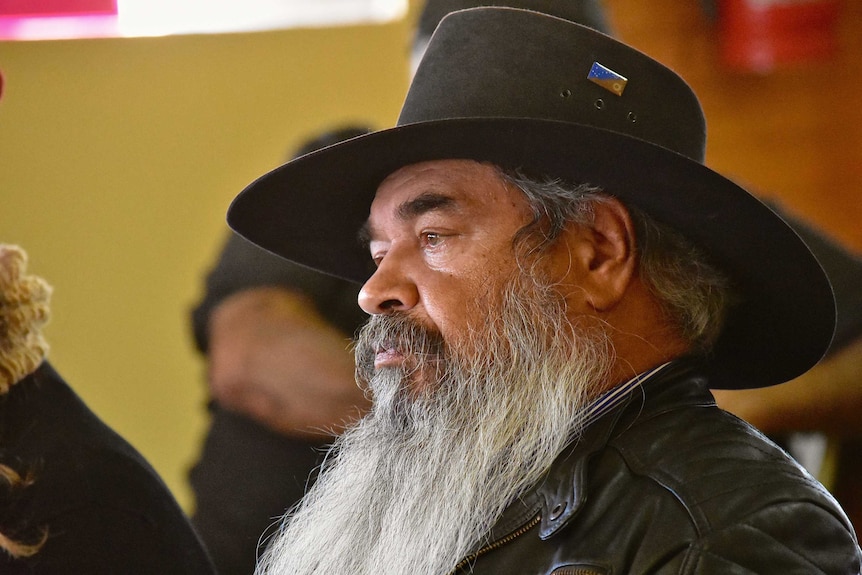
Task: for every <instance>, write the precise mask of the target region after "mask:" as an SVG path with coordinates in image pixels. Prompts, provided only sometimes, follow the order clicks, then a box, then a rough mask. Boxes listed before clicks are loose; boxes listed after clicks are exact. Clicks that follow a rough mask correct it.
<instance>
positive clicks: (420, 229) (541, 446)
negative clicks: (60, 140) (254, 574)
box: [228, 8, 860, 574]
mask: <svg viewBox="0 0 862 575" xmlns="http://www.w3.org/2000/svg"><path fill="white" fill-rule="evenodd" d="M704 134H705V129H704V122H703V115H702V112H701V110H700V106H699V104H698V102H697V100H696V98H695V96H694V95H693V94H692V93H691V90H690V89H689V88H688V86H687V85H686V84H685V83H684V82H683V81H682V80H681V79H680V78H679V77H677V76H676V75H675V74H674V73H673V72H671V71H670V70H668V69H666V68H665V67H663V66H661V65H660V64H658V63H657V62H654V61H653V60H651V59H649V58H648V57H646V56H644V55H643V54H640V53H638V52H637V51H635V50H633V49H631V48H629V47H627V46H625V45H623V44H620V43H618V42H616V41H614V40H613V39H611V38H609V37H607V36H605V35H603V34H601V33H599V32H596V31H594V30H591V29H589V28H586V27H583V26H580V25H577V24H574V23H572V22H569V21H566V20H561V19H558V18H554V17H551V16H546V15H543V14H539V13H536V12H530V11H524V10H517V9H507V8H477V9H472V10H464V11H460V12H456V13H453V14H451V15H449V16H447V17H446V18H444V19H443V21H442V22H441V24H440V26H439V27H438V29H437V31H436V32H435V34H434V36H433V38H432V40H431V42H430V45H429V48H428V51H427V52H426V54H425V56H424V58H423V60H422V62H421V64H420V66H419V68H418V70H417V73H416V76H415V78H414V81H413V84H412V85H411V89H410V92H409V93H408V96H407V99H406V101H405V104H404V107H403V108H402V112H401V116H400V118H399V121H398V126H397V127H395V128H393V129H390V130H383V131H381V132H376V133H373V134H370V135H368V136H364V137H360V138H357V139H354V140H351V141H350V142H347V143H344V144H338V145H335V146H332V147H329V148H325V149H323V150H321V151H319V152H316V153H313V154H310V155H307V156H304V157H302V158H299V159H297V160H295V161H293V162H290V163H288V164H286V165H285V166H282V167H281V168H279V169H277V170H275V171H273V172H271V173H270V174H267V175H266V176H263V177H262V178H261V179H259V180H258V181H257V182H255V183H253V184H252V185H251V186H250V187H249V188H248V189H246V190H245V191H244V192H243V193H242V194H241V195H240V196H239V197H238V198H237V199H236V200H235V201H234V203H233V205H232V206H231V209H230V212H229V215H228V221H229V223H230V224H231V225H232V227H233V228H234V229H235V230H237V231H238V232H239V233H240V234H242V235H244V236H245V237H246V238H248V239H249V240H251V241H253V242H254V243H257V244H258V245H261V246H262V247H264V248H266V249H268V250H270V251H272V252H274V253H277V254H279V255H282V256H284V257H287V258H289V259H292V260H294V261H297V262H299V263H301V264H304V265H307V266H310V267H314V268H316V269H319V270H321V271H324V272H327V273H330V274H334V275H338V276H340V277H343V278H346V279H352V280H355V281H357V282H364V285H363V288H362V290H361V292H360V296H359V301H360V305H361V306H362V308H363V309H364V310H365V311H366V312H368V313H369V314H371V316H372V317H371V319H370V321H369V322H368V324H367V325H366V327H365V328H363V331H362V332H361V334H360V337H359V341H358V343H357V347H356V358H357V376H358V379H359V381H360V382H361V383H362V384H363V385H365V386H367V387H368V388H370V390H371V391H372V392H373V396H374V404H373V407H372V411H371V413H370V415H369V416H367V417H366V418H364V419H363V420H362V421H361V422H360V423H359V424H358V425H357V426H355V427H354V428H351V429H350V430H348V431H347V432H346V433H345V434H344V435H342V436H341V438H340V439H339V440H338V442H337V444H336V452H335V453H334V454H333V456H332V457H331V460H330V463H329V464H328V465H327V466H326V467H325V469H324V471H323V473H322V475H321V477H320V478H319V480H318V482H317V483H316V484H315V487H314V488H313V489H312V490H311V491H310V493H309V494H308V495H307V496H306V498H305V500H304V501H303V504H302V505H301V507H300V508H299V509H298V510H297V511H296V512H295V513H293V514H292V515H291V516H290V517H289V518H288V520H287V521H286V523H285V525H284V528H283V530H282V532H281V533H280V534H279V535H278V537H277V538H276V539H275V540H274V541H272V543H271V544H270V546H269V549H268V552H267V556H266V557H265V559H264V561H263V562H262V563H261V564H260V565H259V570H260V572H262V573H263V572H265V573H291V574H293V573H341V572H346V573H377V572H385V573H399V574H400V573H422V574H445V573H450V572H474V573H557V574H563V573H719V572H720V573H728V572H732V573H793V572H797V573H802V572H805V573H810V572H822V573H859V567H860V550H859V547H858V544H857V542H856V537H855V535H854V533H853V529H852V527H851V526H850V524H849V522H848V521H847V519H846V517H845V515H844V514H843V512H842V511H841V509H840V507H839V506H838V505H837V503H835V501H834V499H833V498H832V497H831V496H830V495H829V494H828V493H827V492H826V491H825V490H824V489H823V488H822V487H821V486H820V485H819V484H817V483H816V481H814V480H813V479H812V478H811V477H810V475H808V474H807V473H806V472H805V471H804V470H803V469H802V468H801V467H799V466H798V464H796V463H795V462H793V461H792V460H791V459H790V458H789V457H787V456H786V454H784V452H782V451H781V450H779V449H778V448H776V447H775V446H774V445H773V444H771V443H770V442H769V441H768V440H767V439H766V438H765V437H763V436H762V435H761V434H759V433H758V432H756V431H755V430H754V429H752V428H751V427H749V426H748V425H747V424H745V423H743V422H742V421H740V420H738V419H736V418H734V417H732V416H730V415H728V414H727V413H725V412H722V411H720V410H718V409H717V408H716V407H715V404H714V401H713V399H712V396H711V395H710V393H709V391H708V387H709V386H713V387H728V388H741V387H757V386H766V385H771V384H775V383H779V382H781V381H785V380H787V379H790V378H792V377H794V376H796V375H798V374H800V373H802V372H804V371H805V370H807V369H808V368H809V367H811V366H812V365H813V364H814V363H816V362H817V360H818V359H819V357H820V356H821V355H822V354H823V352H824V350H825V349H826V347H827V346H828V344H829V340H830V337H831V333H832V329H833V326H834V301H833V299H832V295H831V292H830V288H829V284H828V282H827V280H826V278H825V276H824V275H823V272H822V270H821V269H820V267H819V265H818V264H817V262H816V260H815V259H814V258H813V256H811V254H810V252H809V251H808V249H807V248H806V247H805V245H804V244H803V243H802V242H801V241H800V240H799V238H798V237H797V236H796V235H795V234H794V233H793V232H792V231H791V230H790V229H789V228H788V227H787V226H786V224H785V223H784V222H783V221H781V220H780V219H779V218H778V217H777V216H775V215H774V213H773V212H771V211H770V210H769V209H768V208H766V207H765V206H763V204H761V203H760V202H758V201H757V200H755V199H754V198H753V197H752V196H750V195H749V194H748V193H747V192H745V191H744V190H742V189H741V188H739V187H738V186H736V185H735V184H733V183H732V182H730V181H729V180H726V179H725V178H723V177H721V176H720V175H718V174H716V173H714V172H712V171H711V170H709V169H708V168H706V167H705V166H703V163H702V162H703V155H704V143H705V142H704ZM324 190H325V191H326V192H324ZM358 238H361V239H362V241H361V242H360V241H359V240H358ZM369 255H370V257H369Z"/></svg>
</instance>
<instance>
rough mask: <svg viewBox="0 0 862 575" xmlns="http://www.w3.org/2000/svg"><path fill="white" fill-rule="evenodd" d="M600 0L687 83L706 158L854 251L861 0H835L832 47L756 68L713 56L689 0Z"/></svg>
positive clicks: (696, 7)
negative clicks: (823, 56)
mask: <svg viewBox="0 0 862 575" xmlns="http://www.w3.org/2000/svg"><path fill="white" fill-rule="evenodd" d="M605 2H606V6H607V8H608V11H609V15H610V18H611V21H612V23H613V25H614V27H615V30H616V33H617V35H618V36H619V37H620V38H621V39H622V40H623V41H625V42H626V43H628V44H630V45H633V46H635V47H637V48H639V49H641V50H643V51H644V52H646V53H648V54H650V55H651V56H653V57H654V58H656V59H657V60H659V61H661V62H663V63H665V64H667V65H668V66H670V67H671V68H673V69H674V70H676V71H677V72H678V73H679V74H680V75H682V76H683V77H684V78H685V79H686V80H687V81H688V82H689V83H690V84H691V86H692V88H694V90H695V92H697V94H698V96H699V97H700V99H701V102H702V104H703V107H704V111H705V113H706V118H707V130H708V145H707V163H708V164H709V165H710V166H711V167H712V168H714V169H716V170H718V171H719V172H721V173H723V174H724V175H726V176H729V177H733V178H736V179H739V180H740V181H742V182H746V183H747V184H748V185H749V186H750V189H752V190H753V191H754V190H757V191H758V192H759V193H761V194H762V195H764V196H770V197H774V198H778V199H780V201H781V203H782V204H783V205H784V206H786V207H787V208H788V209H790V210H792V211H793V212H795V213H796V214H798V215H801V216H803V217H805V218H807V219H809V220H810V221H811V222H813V223H815V224H817V225H818V226H819V227H821V228H822V229H824V230H826V231H828V232H830V233H832V234H833V235H834V236H836V237H838V238H840V239H841V240H843V241H844V242H845V243H846V244H847V245H848V246H850V247H852V248H855V249H856V250H858V251H862V226H860V225H859V222H860V221H862V201H860V199H859V196H860V194H862V106H860V101H862V2H858V1H857V0H845V1H844V2H843V5H842V6H841V10H842V12H841V15H840V18H839V22H838V41H839V46H840V48H839V50H840V51H839V53H838V54H837V55H836V56H835V57H833V58H831V59H829V60H825V61H819V62H815V63H811V64H804V65H795V66H793V67H787V68H784V69H779V70H777V71H774V72H772V73H769V74H763V75H756V74H741V73H738V72H731V71H729V70H728V69H727V68H726V67H724V66H722V64H721V63H720V61H719V53H718V32H717V29H716V26H715V25H714V24H713V23H712V22H711V21H710V20H709V19H708V18H707V16H706V14H705V12H704V11H703V9H702V6H701V3H700V2H699V1H697V0H651V1H650V2H643V1H642V0H605Z"/></svg>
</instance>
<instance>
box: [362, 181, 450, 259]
mask: <svg viewBox="0 0 862 575" xmlns="http://www.w3.org/2000/svg"><path fill="white" fill-rule="evenodd" d="M457 204H458V202H457V201H456V200H455V198H453V197H451V196H448V195H446V194H442V193H440V192H423V193H421V194H419V195H418V196H416V197H415V198H412V199H410V200H407V201H405V202H403V203H402V204H400V205H399V206H398V207H397V208H396V210H395V216H396V217H397V218H398V219H399V220H402V221H406V220H410V219H413V218H415V217H418V216H421V215H422V214H426V213H428V212H432V211H435V210H442V211H450V212H451V211H454V210H455V209H456V207H457ZM372 235H373V234H372V229H371V223H370V222H369V221H368V220H366V221H365V223H364V224H362V227H361V228H359V231H358V232H357V239H358V240H359V243H360V244H361V245H362V246H364V247H368V245H369V244H370V243H371V238H372Z"/></svg>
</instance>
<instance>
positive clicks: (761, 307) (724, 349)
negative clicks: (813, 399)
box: [228, 8, 835, 389]
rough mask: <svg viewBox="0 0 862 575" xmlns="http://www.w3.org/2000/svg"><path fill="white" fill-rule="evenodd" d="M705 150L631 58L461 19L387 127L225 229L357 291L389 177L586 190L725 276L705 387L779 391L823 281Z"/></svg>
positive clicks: (816, 320)
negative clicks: (431, 175)
mask: <svg viewBox="0 0 862 575" xmlns="http://www.w3.org/2000/svg"><path fill="white" fill-rule="evenodd" d="M705 141H706V134H705V122H704V118H703V113H702V111H701V108H700V105H699V103H698V101H697V98H696V97H695V95H694V93H693V92H692V91H691V89H690V88H689V86H688V85H687V84H686V83H685V82H684V81H683V80H682V79H681V78H680V77H679V76H677V75H676V74H675V73H674V72H672V71H671V70H670V69H668V68H666V67H665V66H663V65H661V64H659V63H658V62H656V61H655V60H653V59H651V58H649V57H648V56H646V55H644V54H643V53H641V52H639V51H637V50H634V49H633V48H631V47H628V46H626V45H624V44H622V43H620V42H618V41H616V40H614V39H613V38H610V37H609V36H606V35H604V34H602V33H600V32H597V31H595V30H593V29H590V28H588V27H585V26H581V25H579V24H576V23H573V22H571V21H568V20H564V19H560V18H556V17H553V16H548V15H545V14H541V13H537V12H533V11H527V10H519V9H510V8H474V9H469V10H463V11H459V12H455V13H452V14H450V15H448V16H446V17H445V18H444V19H443V20H442V21H441V23H440V25H439V27H438V28H437V30H436V31H435V33H434V35H433V37H432V39H431V42H430V44H429V46H428V50H427V52H426V53H425V56H424V57H423V59H422V62H421V64H420V65H419V68H418V69H417V72H416V75H415V77H414V79H413V82H412V84H411V87H410V90H409V92H408V95H407V98H406V100H405V103H404V106H403V107H402V111H401V115H400V117H399V119H398V122H397V125H396V126H395V127H394V128H391V129H387V130H382V131H379V132H374V133H371V134H368V135H366V136H360V137H358V138H354V139H351V140H348V141H346V142H342V143H339V144H336V145H334V146H331V147H328V148H324V149H322V150H319V151H316V152H313V153H311V154H308V155H305V156H302V157H300V158H297V159H295V160H293V161H291V162H289V163H287V164H285V165H283V166H281V167H279V168H276V169H275V170H273V171H271V172H269V173H268V174H266V175H264V176H262V177H261V178H259V179H258V180H257V181H255V182H253V183H252V184H250V185H249V186H248V187H247V188H246V189H245V190H243V191H242V192H241V193H240V194H239V196H237V198H236V199H235V200H234V201H233V203H232V204H231V206H230V209H229V211H228V223H229V224H230V226H231V227H232V228H233V229H234V230H235V231H237V232H238V233H239V234H241V235H243V236H244V237H246V238H247V239H249V240H250V241H252V242H254V243H255V244H257V245H259V246H261V247H263V248H265V249H267V250H269V251H271V252H273V253H275V254H278V255H280V256H282V257H285V258H287V259H290V260H293V261H295V262H298V263H300V264H303V265H306V266H309V267H311V268H314V269H317V270H320V271H322V272H325V273H328V274H331V275H334V276H338V277H341V278H345V279H348V280H353V281H356V282H364V281H365V280H366V279H367V278H368V277H370V275H371V274H372V273H373V271H374V267H373V264H372V261H371V258H370V255H369V253H368V251H367V248H366V246H364V245H363V244H362V243H361V242H360V240H359V238H358V231H359V230H360V228H361V227H362V226H363V224H364V223H365V221H366V219H367V218H368V214H369V208H370V205H371V202H372V200H373V198H374V195H375V192H376V189H377V187H378V185H379V184H380V183H381V182H382V181H383V179H384V178H386V177H387V176H388V175H389V174H391V173H392V172H394V171H396V170H398V169H399V168H401V167H404V166H407V165H410V164H414V163H417V162H423V161H429V160H441V159H451V158H461V159H472V160H476V161H480V162H490V163H493V164H496V165H498V166H501V167H502V168H504V169H518V170H521V171H522V172H523V173H525V174H528V175H543V176H551V177H555V178H559V179H560V180H563V181H566V182H573V183H577V182H587V183H590V184H593V185H596V186H599V187H601V188H602V189H604V190H605V191H606V192H607V193H609V194H611V195H613V196H616V197H618V198H619V199H620V200H621V201H623V202H624V203H625V204H628V205H631V206H635V207H637V208H639V209H640V210H642V211H644V212H646V213H647V214H649V215H650V216H652V217H653V218H655V219H656V220H658V221H660V222H663V223H665V224H667V225H669V226H671V227H673V228H674V229H676V230H678V231H679V232H680V233H682V234H683V235H684V236H686V237H687V238H688V239H689V240H691V241H692V242H694V243H695V244H696V245H698V246H699V247H700V248H701V249H702V250H704V251H705V252H706V253H707V254H708V255H709V257H710V258H711V260H712V261H713V262H714V263H715V265H717V266H718V267H720V269H722V270H723V271H724V272H725V273H726V274H728V275H729V277H730V279H731V281H732V282H733V285H734V288H735V291H736V292H737V293H738V294H739V295H740V296H741V300H740V301H739V303H738V304H737V305H735V306H734V307H733V308H732V310H731V311H730V314H729V316H728V318H727V321H726V326H725V328H724V330H723V332H722V334H721V336H720V337H719V339H718V341H717V342H716V345H715V347H714V349H713V350H712V353H711V354H710V356H709V358H708V359H707V362H708V363H707V370H708V375H709V377H710V385H711V386H712V387H715V388H729V389H732V388H751V387H763V386H767V385H772V384H776V383H780V382H783V381H787V380H789V379H792V378H794V377H796V376H798V375H800V374H802V373H804V372H805V371H807V370H808V369H809V368H810V367H812V366H813V365H814V364H815V363H817V361H818V360H819V359H820V358H821V357H822V356H823V354H824V352H825V350H826V349H827V347H828V345H829V342H830V340H831V337H832V332H833V328H834V324H835V304H834V299H833V296H832V291H831V288H830V285H829V282H828V280H827V279H826V276H825V274H824V273H823V270H822V268H821V267H820V265H819V264H818V262H817V260H816V259H815V258H814V257H813V256H812V255H811V252H810V251H809V250H808V248H807V247H806V245H805V244H804V243H803V242H802V240H800V238H799V237H798V236H797V234H796V233H795V232H794V231H793V230H792V229H791V228H790V227H789V226H788V225H787V224H786V223H785V222H784V221H783V220H782V219H781V218H779V217H778V216H777V215H776V214H775V213H774V212H773V211H772V210H770V209H769V208H768V207H766V206H765V205H764V204H763V203H762V202H760V201H759V200H757V199H756V198H755V197H753V196H752V195H751V194H749V193H748V192H746V191H745V190H744V189H742V188H741V187H740V186H739V185H737V184H736V183H734V182H733V181H731V180H729V179H727V178H725V177H723V176H722V175H720V174H718V173H716V172H714V171H713V170H711V169H709V168H708V167H706V166H705V165H704V163H703V161H704V155H705Z"/></svg>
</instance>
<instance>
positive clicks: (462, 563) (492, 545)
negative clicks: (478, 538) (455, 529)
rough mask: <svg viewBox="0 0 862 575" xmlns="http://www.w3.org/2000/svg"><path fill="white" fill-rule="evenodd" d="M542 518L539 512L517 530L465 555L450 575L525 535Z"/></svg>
mask: <svg viewBox="0 0 862 575" xmlns="http://www.w3.org/2000/svg"><path fill="white" fill-rule="evenodd" d="M541 520H542V515H541V514H537V515H536V516H535V517H533V518H532V519H531V520H530V521H529V522H528V523H526V524H524V525H522V526H521V527H520V528H519V529H517V530H516V531H513V532H511V533H509V534H508V535H506V536H505V537H503V538H502V539H497V540H496V541H494V542H492V543H489V544H488V545H486V546H485V547H482V548H481V549H479V550H478V551H476V552H475V553H473V554H472V555H468V556H467V557H464V558H463V559H461V561H459V562H458V564H457V565H456V566H455V569H453V570H452V572H451V573H450V575H455V574H456V573H458V571H460V570H461V569H463V568H464V566H465V565H467V564H468V563H470V562H472V561H475V560H476V559H478V558H479V557H481V556H482V555H485V554H486V553H490V552H491V551H494V550H495V549H499V548H500V547H502V546H503V545H506V544H507V543H510V542H512V541H513V540H515V539H517V538H518V537H520V536H521V535H523V534H524V533H526V532H527V531H529V530H530V529H532V528H533V527H535V526H536V525H538V524H539V522H540V521H541Z"/></svg>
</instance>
